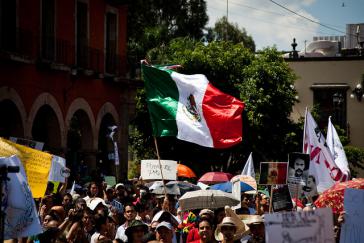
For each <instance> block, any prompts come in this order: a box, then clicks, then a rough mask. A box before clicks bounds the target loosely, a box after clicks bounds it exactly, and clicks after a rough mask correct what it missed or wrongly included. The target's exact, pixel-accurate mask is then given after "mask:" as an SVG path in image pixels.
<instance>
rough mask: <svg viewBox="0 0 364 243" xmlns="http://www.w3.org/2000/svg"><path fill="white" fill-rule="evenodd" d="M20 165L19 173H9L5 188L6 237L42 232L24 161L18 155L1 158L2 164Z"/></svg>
mask: <svg viewBox="0 0 364 243" xmlns="http://www.w3.org/2000/svg"><path fill="white" fill-rule="evenodd" d="M4 165H7V166H19V172H18V173H8V175H7V177H8V178H9V180H8V181H7V182H6V184H5V185H6V186H4V188H3V200H4V202H6V203H4V204H2V205H1V206H2V207H1V212H5V214H6V216H5V224H4V228H5V229H4V239H16V238H21V237H27V236H31V235H36V234H39V233H42V226H41V224H40V221H39V218H38V214H37V209H36V207H35V203H34V200H33V197H32V193H31V191H30V188H29V184H28V182H27V178H26V175H25V171H24V168H23V165H22V163H21V162H20V160H19V158H18V157H17V156H11V157H3V158H0V166H4Z"/></svg>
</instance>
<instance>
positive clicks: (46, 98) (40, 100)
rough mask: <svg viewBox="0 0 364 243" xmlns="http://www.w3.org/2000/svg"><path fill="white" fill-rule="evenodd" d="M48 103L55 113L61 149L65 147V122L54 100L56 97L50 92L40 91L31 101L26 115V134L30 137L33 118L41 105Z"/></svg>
mask: <svg viewBox="0 0 364 243" xmlns="http://www.w3.org/2000/svg"><path fill="white" fill-rule="evenodd" d="M44 105H48V106H49V107H50V108H51V109H52V110H53V112H54V113H55V115H56V117H57V121H58V124H59V130H60V137H61V141H60V142H61V147H62V149H63V148H65V147H66V136H65V135H66V130H65V124H64V120H63V114H62V111H61V108H60V106H59V104H58V102H57V100H56V98H55V97H54V96H53V95H52V94H50V93H47V92H45V93H42V94H40V95H39V96H38V97H37V98H36V99H35V101H34V102H33V105H32V108H31V109H30V112H29V116H28V122H27V124H26V129H25V132H26V136H28V137H32V126H33V122H34V119H35V117H36V115H37V113H38V111H39V109H41V108H42V106H44Z"/></svg>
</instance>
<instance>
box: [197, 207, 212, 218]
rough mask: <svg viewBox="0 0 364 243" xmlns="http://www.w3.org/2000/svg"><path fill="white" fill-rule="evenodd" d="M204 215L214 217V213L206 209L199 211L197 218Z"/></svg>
mask: <svg viewBox="0 0 364 243" xmlns="http://www.w3.org/2000/svg"><path fill="white" fill-rule="evenodd" d="M204 214H208V215H210V216H211V217H214V215H215V214H214V211H212V210H210V209H207V208H205V209H202V210H201V211H200V213H199V214H198V216H200V217H201V216H202V215H204Z"/></svg>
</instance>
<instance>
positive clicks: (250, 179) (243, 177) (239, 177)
mask: <svg viewBox="0 0 364 243" xmlns="http://www.w3.org/2000/svg"><path fill="white" fill-rule="evenodd" d="M236 180H240V181H242V182H244V183H246V184H248V185H249V186H251V187H252V188H253V189H252V190H257V181H256V180H255V179H254V178H253V177H251V176H248V175H236V176H234V177H233V178H231V180H230V181H231V182H234V181H236Z"/></svg>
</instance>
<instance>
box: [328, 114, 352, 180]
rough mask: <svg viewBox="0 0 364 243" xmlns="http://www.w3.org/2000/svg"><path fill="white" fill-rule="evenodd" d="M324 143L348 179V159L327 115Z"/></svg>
mask: <svg viewBox="0 0 364 243" xmlns="http://www.w3.org/2000/svg"><path fill="white" fill-rule="evenodd" d="M326 143H327V146H328V147H329V149H330V152H331V154H332V156H333V157H334V160H335V164H336V165H337V166H338V167H339V168H340V170H341V171H342V172H343V173H344V174H345V175H346V176H347V179H348V178H349V174H350V169H349V165H348V159H347V158H346V155H345V150H344V148H343V145H342V144H341V142H340V138H339V135H337V132H336V129H335V127H334V126H333V125H332V123H331V116H330V117H329V124H328V125H327V137H326Z"/></svg>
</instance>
